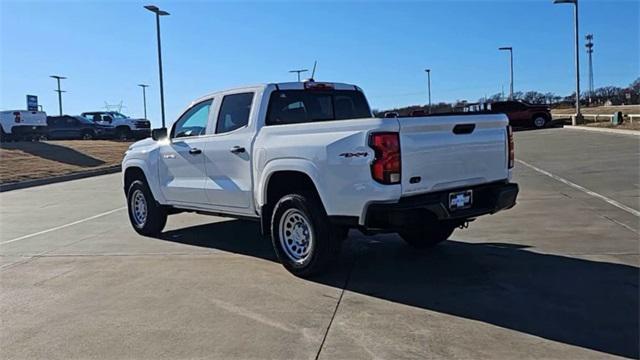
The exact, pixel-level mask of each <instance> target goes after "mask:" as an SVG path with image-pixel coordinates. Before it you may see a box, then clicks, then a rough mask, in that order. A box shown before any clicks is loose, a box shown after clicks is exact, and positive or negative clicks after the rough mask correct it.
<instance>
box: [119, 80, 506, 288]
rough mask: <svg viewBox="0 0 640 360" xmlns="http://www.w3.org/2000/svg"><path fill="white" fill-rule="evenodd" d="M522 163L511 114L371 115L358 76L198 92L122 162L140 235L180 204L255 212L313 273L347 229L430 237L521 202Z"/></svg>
mask: <svg viewBox="0 0 640 360" xmlns="http://www.w3.org/2000/svg"><path fill="white" fill-rule="evenodd" d="M513 162H514V150H513V140H512V134H511V129H510V127H509V126H508V119H507V117H506V116H505V115H501V114H483V115H453V116H428V117H409V118H389V119H382V118H374V117H372V115H371V111H370V109H369V105H368V104H367V101H366V99H365V97H364V94H363V93H362V90H361V89H360V88H358V87H357V86H354V85H347V84H338V83H320V82H313V81H307V82H304V83H302V82H298V83H281V84H267V85H259V86H251V87H243V88H238V89H232V90H227V91H222V92H217V93H214V94H211V95H208V96H205V97H203V98H200V99H198V100H196V101H194V102H192V103H191V105H189V107H188V108H187V109H186V110H185V111H184V112H183V113H182V115H181V116H180V117H179V118H178V120H177V121H176V122H175V123H174V124H173V126H172V128H171V129H170V131H169V132H168V134H167V129H156V130H154V131H153V134H152V138H151V139H146V140H142V141H139V142H137V143H135V144H133V145H131V147H130V148H129V150H128V151H127V152H126V155H125V157H124V160H123V163H122V168H123V174H124V191H125V193H126V196H127V204H128V209H129V218H130V220H131V223H132V225H133V227H134V229H135V230H136V231H137V232H138V233H140V234H143V235H147V236H153V235H157V234H158V233H160V232H161V231H162V229H163V227H164V226H165V223H166V220H167V215H168V214H172V213H176V212H180V211H193V212H198V213H204V214H212V215H219V216H228V217H237V218H249V219H255V220H258V221H260V222H261V224H262V226H261V229H262V232H263V234H268V235H270V237H271V240H272V243H273V247H274V249H275V252H276V254H277V256H278V258H279V259H280V261H281V262H282V264H283V265H284V266H285V267H286V268H287V269H288V270H289V271H291V272H292V273H294V274H296V275H299V276H309V275H312V274H315V273H318V272H319V271H321V270H322V269H324V268H325V267H326V266H327V264H328V263H329V262H330V261H331V260H332V259H333V258H335V257H336V254H337V250H338V249H339V248H340V245H341V242H342V240H343V239H344V238H346V236H347V232H348V230H349V229H350V228H357V229H359V230H361V231H362V232H363V233H365V234H370V233H377V232H397V233H399V234H400V236H401V237H402V238H403V239H404V240H405V241H406V242H407V243H409V244H410V245H413V246H415V247H418V248H422V247H427V246H431V245H435V244H437V243H439V242H441V241H444V240H446V239H447V238H448V237H449V236H450V235H451V234H452V232H453V231H454V230H455V229H456V228H457V227H460V226H463V225H465V224H467V222H469V221H471V220H473V219H475V218H476V217H478V216H481V215H485V214H493V213H495V212H497V211H500V210H503V209H508V208H511V207H513V206H514V205H515V202H516V196H517V194H518V186H517V184H514V183H510V179H511V168H512V167H513ZM211 236H213V237H215V236H216V235H215V234H211Z"/></svg>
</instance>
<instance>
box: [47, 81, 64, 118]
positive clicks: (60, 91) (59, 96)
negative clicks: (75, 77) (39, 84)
mask: <svg viewBox="0 0 640 360" xmlns="http://www.w3.org/2000/svg"><path fill="white" fill-rule="evenodd" d="M49 77H50V78H53V79H56V80H57V81H58V90H53V91H55V92H57V93H58V110H59V111H60V116H62V93H63V92H66V91H64V90H60V80H64V79H66V77H64V76H60V75H51V76H49Z"/></svg>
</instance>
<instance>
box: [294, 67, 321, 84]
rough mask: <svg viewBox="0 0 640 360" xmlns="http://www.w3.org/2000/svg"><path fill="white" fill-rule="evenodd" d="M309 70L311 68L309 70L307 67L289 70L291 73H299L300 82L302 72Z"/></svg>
mask: <svg viewBox="0 0 640 360" xmlns="http://www.w3.org/2000/svg"><path fill="white" fill-rule="evenodd" d="M314 66H315V65H314ZM307 71H309V70H307V69H299V70H289V72H290V73H296V74H298V82H300V73H303V72H307Z"/></svg>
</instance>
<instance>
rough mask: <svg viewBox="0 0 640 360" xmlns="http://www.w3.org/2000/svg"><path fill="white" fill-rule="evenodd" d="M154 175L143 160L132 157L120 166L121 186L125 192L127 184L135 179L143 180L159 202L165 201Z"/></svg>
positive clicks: (127, 187) (127, 188)
mask: <svg viewBox="0 0 640 360" xmlns="http://www.w3.org/2000/svg"><path fill="white" fill-rule="evenodd" d="M154 179H155V177H154V176H151V173H150V170H149V168H148V167H147V164H146V163H145V162H144V161H141V160H137V159H133V160H128V161H127V162H126V163H124V164H123V166H122V186H123V189H124V192H125V194H126V193H127V191H128V190H129V186H130V185H131V183H132V182H133V181H135V180H143V181H145V182H146V183H147V186H149V189H150V190H151V194H152V195H153V197H154V198H155V199H156V201H158V202H159V203H160V204H163V203H165V200H164V196H162V192H161V191H160V189H159V188H158V186H159V184H158V182H157V181H154Z"/></svg>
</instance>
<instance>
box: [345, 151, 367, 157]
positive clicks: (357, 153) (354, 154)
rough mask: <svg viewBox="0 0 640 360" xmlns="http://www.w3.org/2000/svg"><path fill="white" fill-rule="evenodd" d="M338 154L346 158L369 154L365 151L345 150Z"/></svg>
mask: <svg viewBox="0 0 640 360" xmlns="http://www.w3.org/2000/svg"><path fill="white" fill-rule="evenodd" d="M339 156H343V157H346V158H352V157H367V156H369V154H368V153H367V152H364V151H363V152H356V153H351V152H345V153H342V154H340V155H339Z"/></svg>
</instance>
